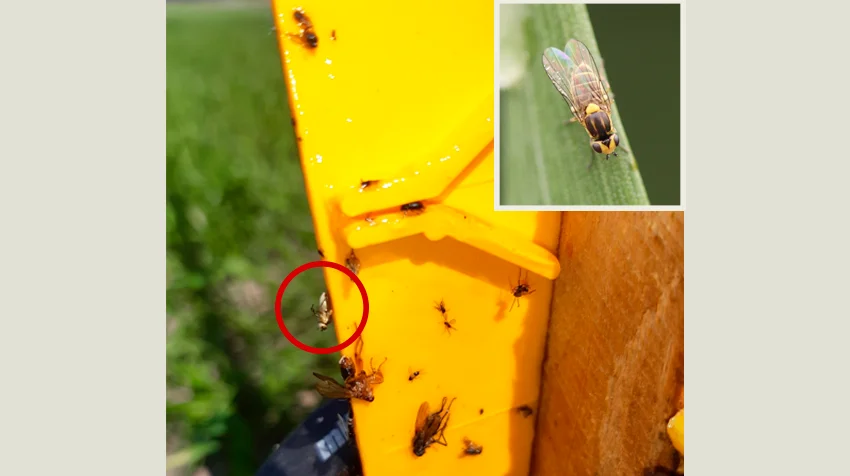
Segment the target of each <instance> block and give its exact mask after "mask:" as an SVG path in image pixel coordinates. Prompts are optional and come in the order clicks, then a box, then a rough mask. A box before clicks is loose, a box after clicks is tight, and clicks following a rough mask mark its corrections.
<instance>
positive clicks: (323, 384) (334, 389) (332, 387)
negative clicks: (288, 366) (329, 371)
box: [313, 372, 350, 398]
mask: <svg viewBox="0 0 850 476" xmlns="http://www.w3.org/2000/svg"><path fill="white" fill-rule="evenodd" d="M313 375H314V376H316V378H318V379H319V380H320V381H319V383H317V384H316V390H317V391H318V392H319V393H320V394H322V395H323V396H325V397H327V398H349V397H350V395H349V393H348V390H346V388H345V387H343V386H342V385H340V384H339V382H337V381H336V380H334V379H332V378H330V377H327V376H325V375H321V374H317V373H316V372H313Z"/></svg>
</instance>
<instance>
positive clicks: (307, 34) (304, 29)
mask: <svg viewBox="0 0 850 476" xmlns="http://www.w3.org/2000/svg"><path fill="white" fill-rule="evenodd" d="M292 17H293V18H295V21H297V22H298V26H299V27H300V28H301V33H299V34H297V35H295V34H293V33H287V35H289V36H290V37H292V38H297V39H298V41H300V42H301V43H302V44H304V46H306V47H308V48H315V47H316V46H318V45H319V37H318V36H316V32H315V31H313V22H312V21H310V17H308V16H307V14H306V13H304V11H303V10H301V9H300V8H299V9H296V10H295V12H293V14H292Z"/></svg>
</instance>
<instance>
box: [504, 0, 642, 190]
mask: <svg viewBox="0 0 850 476" xmlns="http://www.w3.org/2000/svg"><path fill="white" fill-rule="evenodd" d="M500 8H501V9H502V11H501V18H502V19H503V20H505V18H508V20H507V21H511V20H510V19H511V18H512V19H514V20H516V21H521V22H523V25H522V32H523V34H522V37H521V39H522V41H523V42H524V49H525V51H526V52H527V53H528V54H526V55H523V56H516V55H515V56H514V58H516V57H519V58H523V59H524V60H525V66H526V67H525V74H524V75H523V76H522V78H521V79H520V80H518V81H516V82H514V83H513V84H511V85H507V86H508V87H506V85H505V84H503V85H502V88H503V89H502V90H501V93H500V103H501V108H500V128H501V131H500V144H499V149H500V157H499V162H500V181H501V184H500V185H501V192H500V200H501V204H502V205H649V198H648V197H647V194H646V190H645V189H644V186H643V180H642V179H641V177H640V172H639V171H638V167H637V159H636V154H637V153H638V152H640V151H635V150H633V149H632V148H631V147H630V146H629V139H628V136H627V134H626V129H625V128H624V127H623V123H622V122H621V120H620V114H619V112H618V111H617V104H616V103H614V104H613V108H614V109H613V116H614V117H613V120H614V127H615V128H616V130H617V134H618V135H619V136H620V145H621V146H625V147H626V149H628V150H629V152H630V153H629V154H624V153H623V152H622V151H619V150H618V154H619V157H613V156H612V157H611V159H609V160H607V161H606V160H605V158H604V156H601V155H599V154H594V153H593V152H592V151H591V149H590V139H589V137H588V135H587V132H586V131H585V130H584V128H583V127H582V126H581V125H579V124H576V123H570V124H566V125H565V124H564V122H565V121H567V120H569V119H570V117H571V114H570V109H569V106H567V103H566V102H565V101H564V100H563V99H562V98H561V96H560V94H558V91H557V90H556V89H555V87H554V86H553V85H552V82H551V81H550V80H549V77H548V76H547V75H546V71H545V70H544V69H543V62H542V59H541V58H542V55H543V50H545V49H546V48H547V47H550V46H554V47H556V48H559V49H563V48H564V45H566V43H567V40H569V39H570V38H576V39H578V40H580V41H581V42H583V43H584V44H585V45H587V47H588V48H589V49H590V51H591V53H593V55H594V57H595V58H596V60H597V66H598V67H599V69H600V71H601V72H602V74H603V75H604V74H605V67H604V64H603V62H602V61H600V60H602V59H603V58H604V57H603V56H602V55H601V54H600V52H599V49H598V47H597V45H596V38H595V37H594V35H593V27H592V26H591V23H590V16H589V15H588V13H587V9H586V8H585V6H584V5H580V4H569V5H502V6H501V7H500ZM506 15H507V16H508V17H506ZM503 28H504V27H503ZM500 41H502V42H503V43H502V44H501V45H500V48H501V49H502V51H505V50H508V51H512V50H515V49H516V45H513V44H512V45H510V46H506V45H505V44H504V43H505V42H508V41H516V37H515V36H513V37H511V36H508V37H504V36H503V38H502V39H501V40H500ZM500 61H501V63H504V62H505V53H502V54H501V58H500ZM513 61H514V62H515V60H513ZM503 67H504V65H503V64H500V68H503ZM616 86H617V85H616V84H611V91H612V93H613V94H614V96H615V98H614V99H615V100H616V94H617V89H616ZM591 156H593V160H594V164H593V166H592V167H591V168H590V170H588V169H587V165H588V164H589V163H590V158H591ZM600 159H601V160H600Z"/></svg>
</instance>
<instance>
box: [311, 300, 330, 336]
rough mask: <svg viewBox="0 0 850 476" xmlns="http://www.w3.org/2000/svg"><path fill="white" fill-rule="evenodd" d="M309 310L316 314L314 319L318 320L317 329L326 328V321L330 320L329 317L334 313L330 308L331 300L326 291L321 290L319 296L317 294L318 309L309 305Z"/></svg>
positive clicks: (322, 329)
mask: <svg viewBox="0 0 850 476" xmlns="http://www.w3.org/2000/svg"><path fill="white" fill-rule="evenodd" d="M310 310H311V311H313V315H314V316H316V319H318V321H319V330H320V331H324V330H327V328H328V323H329V322H330V320H331V317H332V316H333V314H334V311H333V309H332V308H331V301H330V298H329V297H328V293H327V292H323V293H322V295H321V296H319V309H318V310H316V308H314V307H313V306H310Z"/></svg>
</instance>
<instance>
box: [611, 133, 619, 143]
mask: <svg viewBox="0 0 850 476" xmlns="http://www.w3.org/2000/svg"><path fill="white" fill-rule="evenodd" d="M611 140H613V141H614V145H620V138H619V137H618V136H617V134H614V135H613V136H611Z"/></svg>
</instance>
